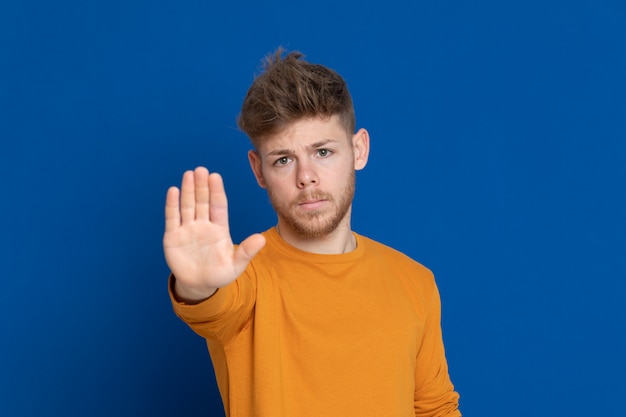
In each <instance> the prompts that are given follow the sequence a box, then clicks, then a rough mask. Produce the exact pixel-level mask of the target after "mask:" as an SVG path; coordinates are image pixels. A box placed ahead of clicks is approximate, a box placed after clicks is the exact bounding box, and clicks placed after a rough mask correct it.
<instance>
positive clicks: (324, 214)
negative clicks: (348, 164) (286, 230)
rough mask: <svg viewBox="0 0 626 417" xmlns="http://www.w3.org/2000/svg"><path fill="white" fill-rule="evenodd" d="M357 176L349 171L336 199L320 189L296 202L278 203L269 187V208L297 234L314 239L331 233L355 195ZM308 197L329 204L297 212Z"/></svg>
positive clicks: (344, 214) (302, 196)
mask: <svg viewBox="0 0 626 417" xmlns="http://www.w3.org/2000/svg"><path fill="white" fill-rule="evenodd" d="M355 182H356V175H355V172H354V171H351V173H350V176H349V177H348V179H347V181H346V183H345V185H344V187H343V188H342V190H341V192H340V193H339V195H338V199H335V197H333V195H332V194H329V193H325V192H323V191H313V192H309V193H303V194H302V195H300V196H299V197H298V198H297V199H296V200H295V201H291V202H287V203H281V202H280V201H279V200H278V198H277V197H276V195H275V194H274V193H273V192H272V190H271V189H270V188H268V189H267V192H268V195H269V198H270V202H271V203H272V207H274V210H275V211H276V214H277V215H278V217H279V218H280V219H281V220H283V221H284V222H285V223H286V224H287V225H288V226H289V227H290V228H291V229H292V230H293V231H294V232H295V233H296V234H297V235H299V236H301V237H304V238H308V239H315V238H320V237H324V236H327V235H329V234H330V233H332V232H334V231H335V230H336V229H337V227H338V226H339V225H340V224H341V222H342V220H343V219H344V218H345V217H346V215H347V214H348V211H349V210H350V207H351V205H352V200H353V198H354V190H355ZM309 200H327V201H328V203H329V206H330V207H326V208H324V209H321V210H312V211H309V212H306V213H298V212H297V211H298V205H299V204H300V203H302V202H304V201H309Z"/></svg>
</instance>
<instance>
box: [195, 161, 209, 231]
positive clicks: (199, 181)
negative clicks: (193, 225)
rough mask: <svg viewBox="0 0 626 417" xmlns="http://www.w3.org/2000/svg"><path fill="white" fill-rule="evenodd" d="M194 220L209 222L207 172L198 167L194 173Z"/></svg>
mask: <svg viewBox="0 0 626 417" xmlns="http://www.w3.org/2000/svg"><path fill="white" fill-rule="evenodd" d="M193 174H194V185H195V193H196V195H195V199H196V209H195V210H196V220H209V170H208V169H206V168H204V167H198V168H196V170H195V171H194V173H193Z"/></svg>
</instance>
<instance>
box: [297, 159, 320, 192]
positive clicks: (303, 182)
mask: <svg viewBox="0 0 626 417" xmlns="http://www.w3.org/2000/svg"><path fill="white" fill-rule="evenodd" d="M296 176H297V177H296V181H297V184H298V188H305V187H308V186H310V185H316V184H318V183H319V178H318V177H317V174H316V172H315V170H314V169H313V167H312V166H311V165H310V164H308V163H306V162H302V161H299V162H298V168H297V173H296Z"/></svg>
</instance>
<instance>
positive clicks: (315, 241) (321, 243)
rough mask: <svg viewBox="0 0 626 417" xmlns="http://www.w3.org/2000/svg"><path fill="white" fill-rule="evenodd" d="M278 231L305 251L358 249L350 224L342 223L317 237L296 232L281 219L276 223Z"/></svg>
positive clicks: (324, 251)
mask: <svg viewBox="0 0 626 417" xmlns="http://www.w3.org/2000/svg"><path fill="white" fill-rule="evenodd" d="M276 231H277V232H278V234H279V235H280V237H281V238H282V239H283V240H284V241H285V242H287V243H289V244H290V245H291V246H293V247H295V248H297V249H300V250H302V251H305V252H310V253H317V254H322V255H337V254H341V253H347V252H352V251H353V250H354V249H356V238H355V237H354V234H353V233H352V230H351V229H350V225H349V224H347V225H340V226H339V227H337V228H336V229H335V230H334V231H332V232H331V233H329V234H327V235H324V236H320V237H315V238H311V237H305V236H301V235H299V234H297V233H295V232H294V231H293V230H291V229H290V228H289V227H288V226H286V225H285V224H284V223H282V222H281V221H280V220H279V221H278V224H277V225H276Z"/></svg>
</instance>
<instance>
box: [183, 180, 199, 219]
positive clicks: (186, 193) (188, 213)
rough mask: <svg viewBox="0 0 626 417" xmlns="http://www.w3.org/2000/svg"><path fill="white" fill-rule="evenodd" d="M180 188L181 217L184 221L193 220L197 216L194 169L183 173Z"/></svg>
mask: <svg viewBox="0 0 626 417" xmlns="http://www.w3.org/2000/svg"><path fill="white" fill-rule="evenodd" d="M180 188H181V190H180V218H181V220H182V222H183V224H184V223H187V222H191V221H193V219H194V218H195V217H196V191H195V189H194V179H193V171H186V172H185V173H184V174H183V181H182V185H181V187H180Z"/></svg>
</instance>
